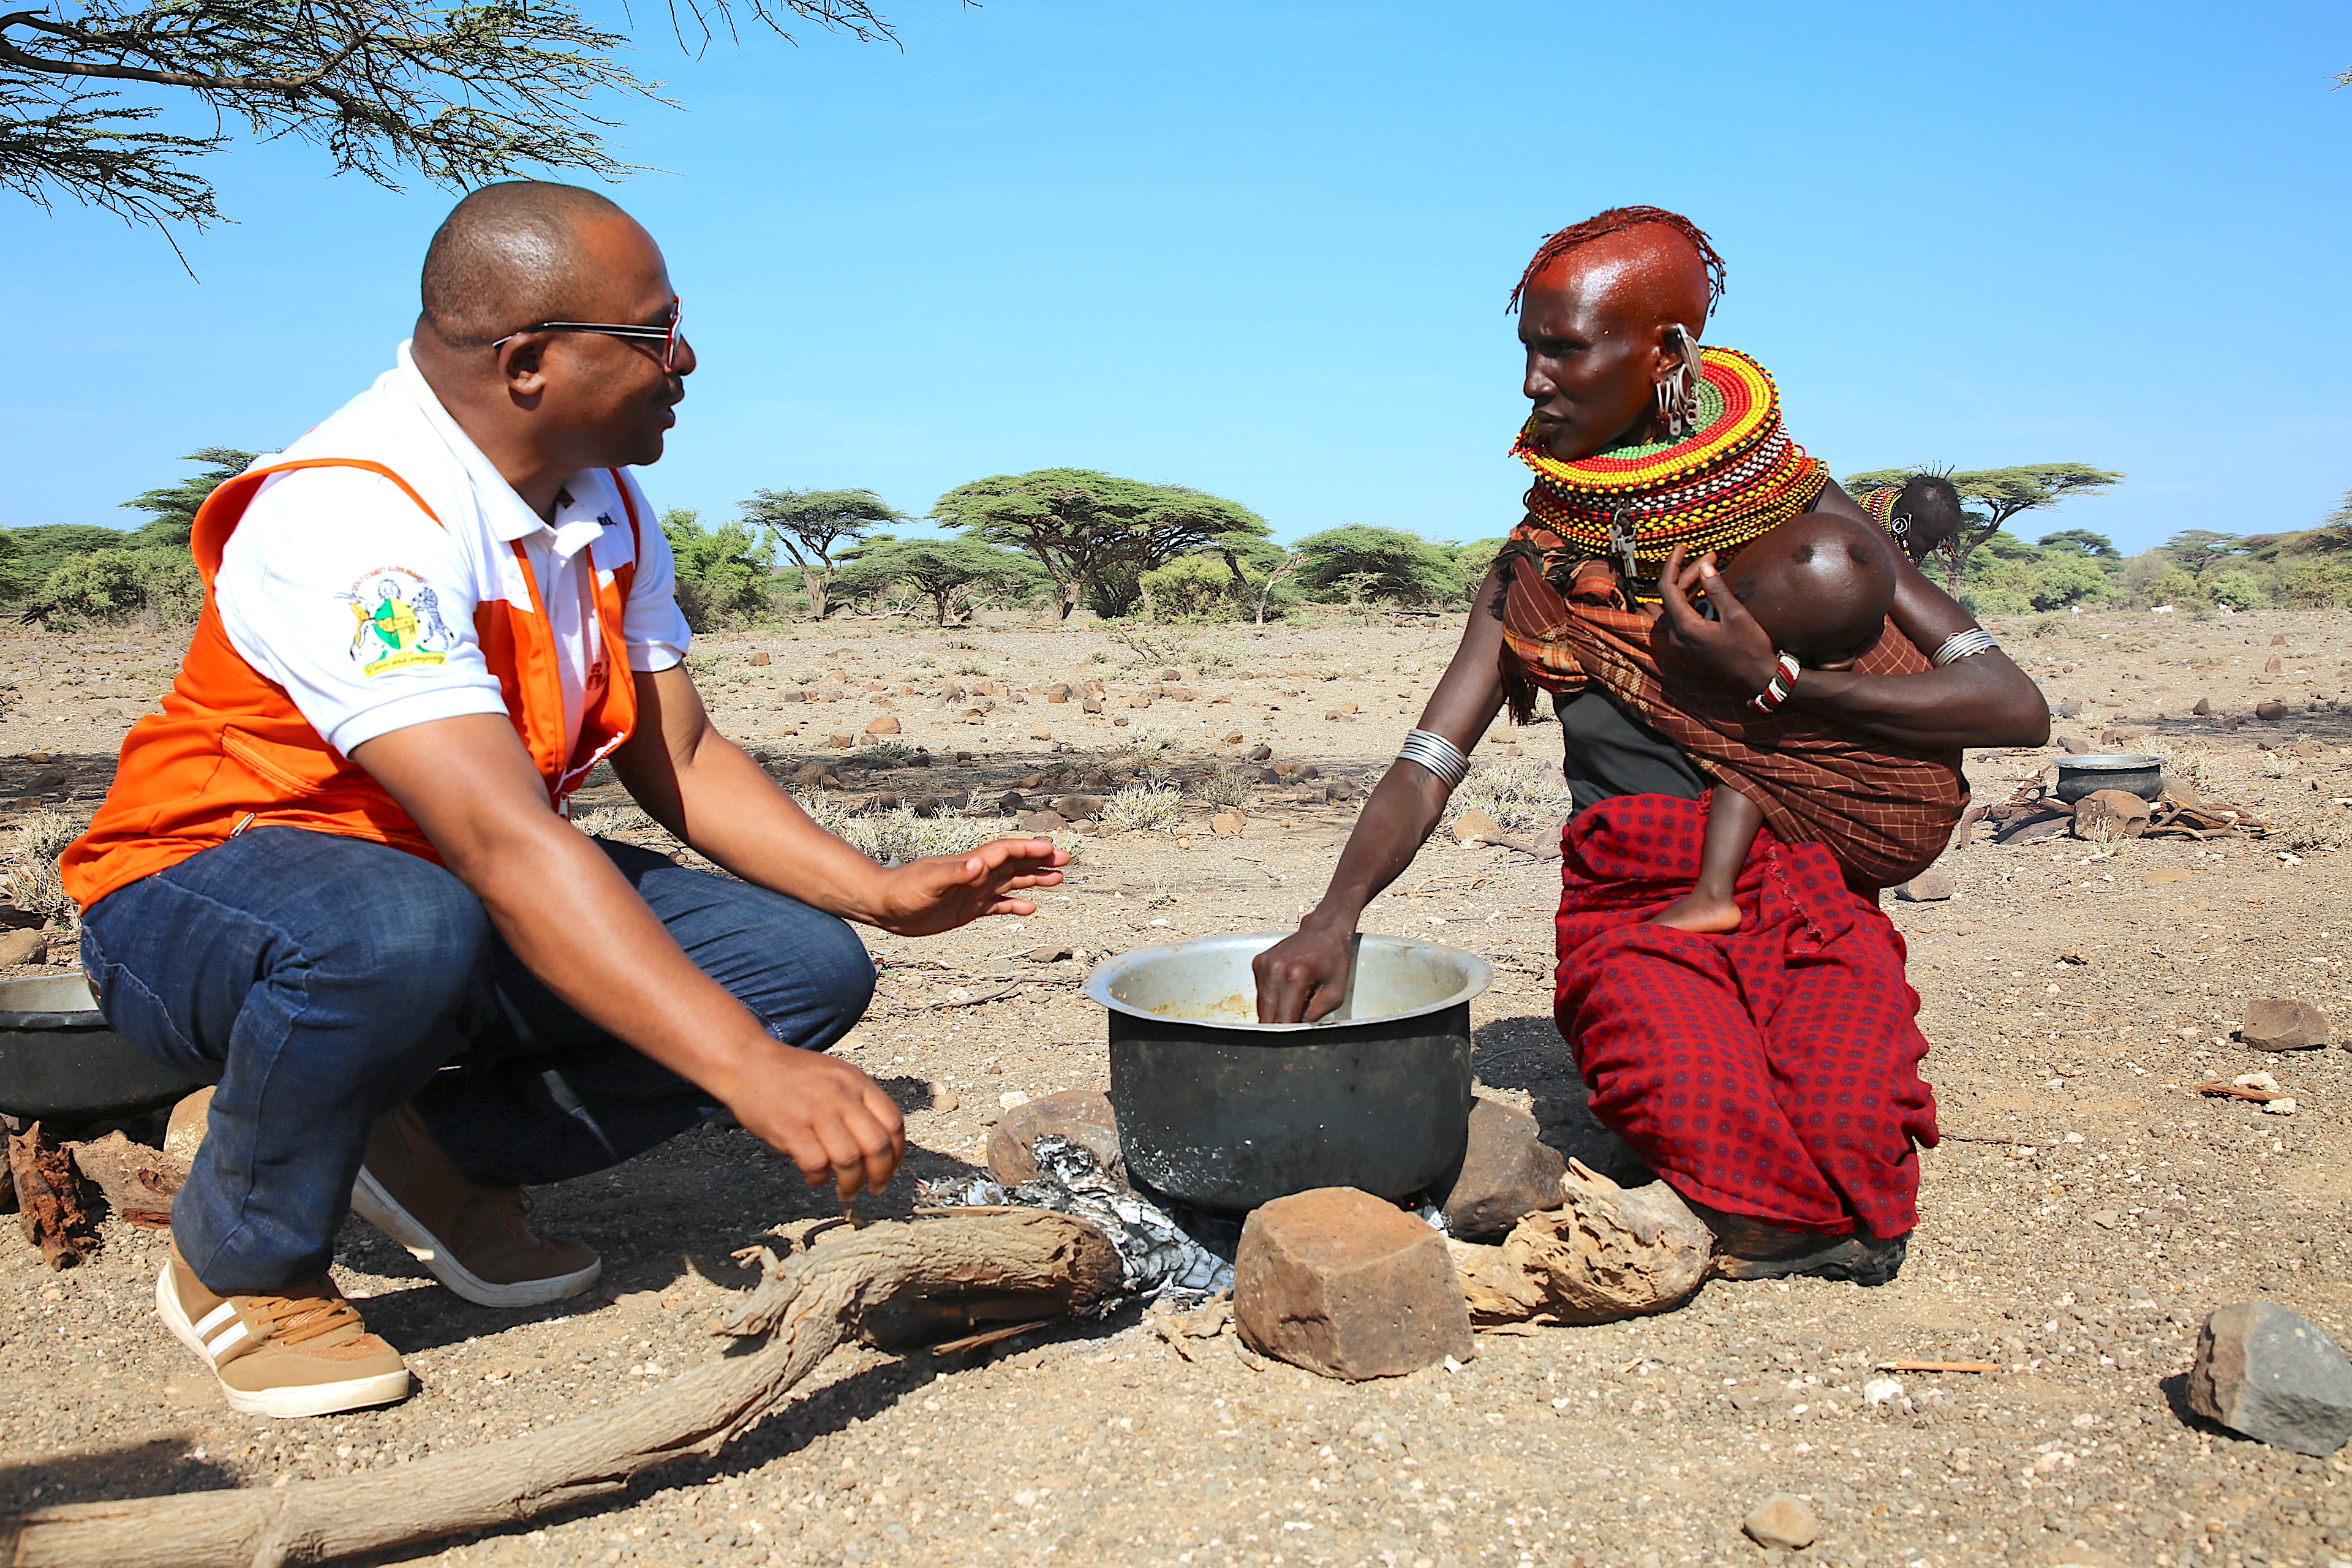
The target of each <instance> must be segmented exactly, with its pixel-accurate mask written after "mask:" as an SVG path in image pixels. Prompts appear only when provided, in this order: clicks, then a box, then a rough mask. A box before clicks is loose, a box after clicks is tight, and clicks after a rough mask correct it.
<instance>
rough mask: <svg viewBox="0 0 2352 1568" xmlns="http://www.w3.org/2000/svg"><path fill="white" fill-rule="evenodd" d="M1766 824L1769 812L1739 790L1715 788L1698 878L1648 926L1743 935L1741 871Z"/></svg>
mask: <svg viewBox="0 0 2352 1568" xmlns="http://www.w3.org/2000/svg"><path fill="white" fill-rule="evenodd" d="M1762 826H1764V813H1763V812H1762V811H1761V810H1760V809H1759V807H1758V806H1757V805H1756V803H1755V802H1754V801H1752V800H1750V799H1748V797H1747V796H1746V795H1742V794H1740V793H1739V792H1738V790H1736V789H1731V788H1728V787H1727V786H1725V785H1723V784H1717V785H1716V786H1715V793H1713V794H1712V795H1708V796H1707V799H1706V841H1705V842H1704V843H1703V844H1701V845H1700V847H1699V856H1698V880H1697V882H1696V884H1695V885H1694V886H1693V887H1692V889H1691V890H1690V891H1689V892H1687V893H1685V894H1684V895H1683V896H1682V897H1681V898H1679V899H1676V900H1675V901H1674V902H1673V903H1671V904H1668V905H1667V906H1666V907H1665V908H1664V909H1663V910H1659V911H1658V912H1657V913H1656V914H1654V915H1652V916H1651V917H1650V920H1649V923H1650V924H1652V925H1654V926H1672V927H1673V928H1674V929H1675V930H1676V931H1703V932H1704V931H1738V929H1739V906H1738V904H1736V903H1734V902H1733V901H1732V896H1731V895H1732V889H1733V888H1734V887H1735V886H1736V885H1737V884H1738V880H1739V868H1741V867H1742V866H1745V865H1746V864H1748V850H1749V849H1750V848H1752V847H1754V846H1755V843H1756V830H1757V829H1758V828H1759V827H1762Z"/></svg>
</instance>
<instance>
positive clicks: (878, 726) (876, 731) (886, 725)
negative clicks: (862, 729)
mask: <svg viewBox="0 0 2352 1568" xmlns="http://www.w3.org/2000/svg"><path fill="white" fill-rule="evenodd" d="M900 728H901V726H900V725H899V723H898V718H897V716H896V715H894V714H889V713H885V714H883V715H882V717H880V718H879V719H877V720H875V721H873V722H872V723H870V724H868V725H866V733H867V734H869V735H895V734H897V733H898V731H899V729H900Z"/></svg>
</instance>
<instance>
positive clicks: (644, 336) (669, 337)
mask: <svg viewBox="0 0 2352 1568" xmlns="http://www.w3.org/2000/svg"><path fill="white" fill-rule="evenodd" d="M685 313H686V310H685V304H684V302H683V301H682V300H671V301H670V302H669V321H668V322H667V324H666V325H663V326H658V327H648V326H643V325H636V326H632V325H629V324H627V323H625V322H620V321H533V322H532V323H531V324H530V326H528V327H519V328H517V329H516V330H515V331H511V332H509V333H508V334H507V335H506V336H505V337H502V338H500V339H499V341H498V342H495V343H492V344H491V345H490V347H491V348H493V349H496V348H499V347H500V346H501V345H503V344H506V343H510V342H513V341H514V340H515V339H517V338H519V337H520V336H522V335H523V333H525V332H602V333H604V335H605V336H606V337H608V338H627V339H629V340H630V341H632V342H645V343H659V344H661V346H662V353H661V367H662V369H664V370H666V371H675V370H676V369H677V351H678V345H679V344H681V343H683V342H686V340H685V339H684V338H682V337H680V336H678V331H677V324H678V321H680V320H681V319H682V318H683V317H684V315H685Z"/></svg>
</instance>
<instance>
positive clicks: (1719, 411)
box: [1511, 348, 1830, 576]
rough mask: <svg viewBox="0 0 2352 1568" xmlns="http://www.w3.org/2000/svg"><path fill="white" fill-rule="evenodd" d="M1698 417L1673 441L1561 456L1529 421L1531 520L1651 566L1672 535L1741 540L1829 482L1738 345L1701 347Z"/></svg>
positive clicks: (1688, 543) (1683, 539)
mask: <svg viewBox="0 0 2352 1568" xmlns="http://www.w3.org/2000/svg"><path fill="white" fill-rule="evenodd" d="M1699 357H1700V376H1699V385H1698V391H1697V396H1696V410H1695V415H1696V417H1695V423H1696V426H1697V427H1696V429H1695V430H1694V431H1693V432H1692V433H1691V434H1690V435H1688V436H1686V437H1683V438H1682V439H1680V440H1676V441H1660V442H1652V443H1648V444H1645V445H1635V446H1625V447H1612V448H1610V449H1608V450H1606V451H1601V452H1595V453H1593V454H1592V455H1591V456H1590V457H1585V458H1574V459H1572V460H1569V461H1562V460H1561V459H1560V458H1555V457H1553V456H1552V455H1551V454H1550V453H1549V452H1547V451H1545V450H1544V449H1543V447H1542V446H1541V444H1540V443H1539V442H1538V438H1537V433H1536V425H1535V421H1534V420H1532V419H1530V420H1528V423H1527V424H1526V425H1525V426H1521V428H1520V430H1519V438H1518V440H1517V442H1516V443H1515V444H1514V445H1513V446H1512V447H1511V455H1512V456H1513V457H1515V458H1518V459H1519V460H1520V461H1521V462H1523V463H1525V464H1527V466H1528V468H1532V469H1534V470H1535V476H1536V482H1535V484H1534V486H1533V487H1532V488H1530V489H1528V495H1527V507H1528V522H1529V523H1531V524H1534V525H1536V526H1538V527H1540V528H1543V529H1547V530H1549V531H1551V532H1552V533H1555V534H1557V535H1559V538H1560V540H1561V541H1562V542H1563V543H1565V544H1567V545H1569V546H1570V547H1572V548H1575V549H1580V550H1582V551H1585V552H1588V553H1590V554H1591V555H1593V556H1597V557H1600V558H1601V559H1603V560H1609V561H1616V562H1621V563H1622V562H1626V561H1628V560H1629V559H1630V561H1631V562H1632V563H1637V564H1639V565H1642V566H1647V567H1650V568H1651V569H1652V570H1651V571H1649V572H1647V573H1643V575H1645V576H1654V575H1655V570H1654V569H1655V567H1656V565H1657V563H1660V562H1663V561H1664V559H1665V558H1666V555H1667V553H1668V552H1671V551H1672V550H1673V549H1674V548H1675V545H1677V544H1679V545H1682V546H1683V547H1684V548H1685V550H1686V551H1688V552H1689V553H1690V554H1692V555H1699V554H1703V553H1705V552H1707V551H1710V550H1732V549H1737V548H1738V546H1740V545H1743V544H1746V543H1748V542H1749V541H1751V540H1753V539H1755V538H1757V537H1758V536H1759V535H1760V534H1762V533H1763V532H1764V531H1766V530H1768V529H1770V528H1772V527H1775V526H1776V525H1778V524H1780V523H1783V522H1786V521H1788V520H1789V519H1790V518H1792V517H1795V516H1796V515H1797V514H1798V513H1800V512H1801V511H1803V510H1805V509H1806V508H1807V507H1809V506H1811V504H1812V503H1813V500H1814V498H1815V497H1817V496H1819V495H1820V494H1821V493H1822V490H1823V489H1825V488H1827V486H1828V484H1829V482H1830V480H1829V469H1828V468H1827V467H1826V466H1825V465H1824V464H1823V463H1822V460H1821V459H1820V458H1811V457H1808V456H1806V454H1805V449H1804V448H1803V447H1800V446H1798V445H1797V444H1796V443H1795V442H1794V441H1792V440H1790V438H1789V432H1788V429H1787V427H1786V426H1783V425H1782V424H1781V422H1780V391H1779V389H1778V388H1777V387H1775V386H1774V385H1773V384H1772V378H1771V376H1770V375H1769V374H1767V373H1766V372H1765V369H1764V367H1763V366H1762V365H1760V364H1758V363H1756V362H1755V361H1754V360H1752V359H1750V358H1748V356H1747V355H1746V354H1744V353H1740V352H1739V351H1738V350H1737V349H1718V348H1702V349H1701V350H1700V351H1699Z"/></svg>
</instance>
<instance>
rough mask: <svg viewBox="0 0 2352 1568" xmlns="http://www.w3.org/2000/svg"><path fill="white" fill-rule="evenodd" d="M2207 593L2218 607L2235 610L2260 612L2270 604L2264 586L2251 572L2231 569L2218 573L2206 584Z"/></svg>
mask: <svg viewBox="0 0 2352 1568" xmlns="http://www.w3.org/2000/svg"><path fill="white" fill-rule="evenodd" d="M2205 592H2206V593H2207V594H2208V595H2210V596H2211V598H2212V600H2213V602H2214V603H2215V604H2217V605H2229V606H2230V608H2231V609H2233V610H2258V609H2261V608H2262V607H2263V605H2266V604H2268V603H2269V602H2270V595H2268V594H2265V593H2263V585H2262V584H2261V583H2260V582H2258V581H2256V580H2255V577H2254V574H2252V573H2251V572H2246V571H2242V570H2239V569H2237V568H2234V567H2233V568H2231V570H2230V571H2227V572H2217V573H2215V574H2213V580H2212V581H2211V582H2210V583H2208V584H2205Z"/></svg>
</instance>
